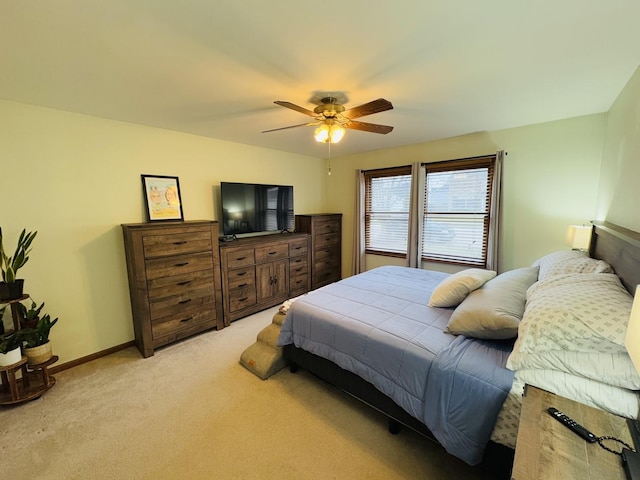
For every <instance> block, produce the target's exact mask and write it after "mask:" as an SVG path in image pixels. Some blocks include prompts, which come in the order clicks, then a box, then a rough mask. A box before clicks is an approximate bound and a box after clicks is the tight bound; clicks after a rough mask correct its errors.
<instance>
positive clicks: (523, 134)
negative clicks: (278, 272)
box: [327, 114, 606, 275]
mask: <svg viewBox="0 0 640 480" xmlns="http://www.w3.org/2000/svg"><path fill="white" fill-rule="evenodd" d="M605 119H606V115H605V114H599V115H590V116H585V117H578V118H572V119H567V120H561V121H556V122H550V123H544V124H538V125H531V126H526V127H520V128H513V129H508V130H500V131H495V132H483V133H476V134H472V135H466V136H462V137H456V138H448V139H444V140H438V141H434V142H427V143H422V144H417V145H410V146H406V147H399V148H393V149H388V150H380V151H375V152H369V153H362V154H358V155H351V156H345V157H341V158H335V159H333V160H331V167H332V175H331V176H330V177H328V178H329V182H328V201H327V206H328V208H329V210H333V211H338V212H342V213H343V214H344V219H343V227H344V235H343V240H344V242H345V248H344V250H343V251H344V261H343V275H349V274H350V266H351V258H352V252H351V242H352V240H351V239H352V232H353V228H352V224H353V205H354V202H353V196H354V188H355V171H356V169H364V170H366V169H372V168H379V167H387V166H393V165H406V164H410V163H412V162H431V161H438V160H447V159H453V158H463V157H471V156H476V155H483V154H487V153H492V152H495V151H496V150H499V149H502V150H505V151H506V152H507V153H508V155H507V157H506V159H505V164H504V177H503V184H504V242H503V254H502V266H503V270H509V269H512V268H518V267H522V266H526V265H529V264H531V262H532V261H533V260H535V259H536V258H538V257H540V256H541V255H544V254H546V253H548V252H551V251H554V250H558V249H564V248H566V246H565V244H564V239H565V234H566V229H567V226H568V225H570V224H576V223H577V224H582V223H588V222H589V221H590V220H592V219H594V217H595V215H596V197H597V189H598V178H599V174H600V161H601V155H602V143H603V138H604V129H605ZM391 135H393V134H391ZM384 263H396V264H398V263H400V264H402V263H403V262H393V260H390V259H389V257H377V258H375V257H372V256H368V258H367V268H371V267H373V266H377V265H380V264H384ZM430 268H435V269H442V270H445V271H452V268H447V267H443V266H440V265H436V264H434V265H430Z"/></svg>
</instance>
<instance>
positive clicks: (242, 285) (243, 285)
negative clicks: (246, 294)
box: [238, 283, 247, 288]
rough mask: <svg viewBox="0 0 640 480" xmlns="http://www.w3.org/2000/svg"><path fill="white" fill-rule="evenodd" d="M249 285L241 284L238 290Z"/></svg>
mask: <svg viewBox="0 0 640 480" xmlns="http://www.w3.org/2000/svg"><path fill="white" fill-rule="evenodd" d="M246 286H247V284H246V283H241V284H240V285H238V288H242V287H246Z"/></svg>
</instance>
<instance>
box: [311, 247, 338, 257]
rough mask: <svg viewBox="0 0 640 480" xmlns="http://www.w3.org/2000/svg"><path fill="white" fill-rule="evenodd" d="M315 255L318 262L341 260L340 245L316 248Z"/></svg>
mask: <svg viewBox="0 0 640 480" xmlns="http://www.w3.org/2000/svg"><path fill="white" fill-rule="evenodd" d="M314 253H315V258H316V260H319V259H323V260H324V259H327V258H340V245H325V246H324V247H320V248H316V249H315V251H314Z"/></svg>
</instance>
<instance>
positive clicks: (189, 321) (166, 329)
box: [151, 303, 216, 341]
mask: <svg viewBox="0 0 640 480" xmlns="http://www.w3.org/2000/svg"><path fill="white" fill-rule="evenodd" d="M215 322H216V309H215V305H214V304H213V303H210V304H206V305H203V306H201V307H200V308H197V309H193V310H183V311H181V312H178V313H175V314H173V315H168V316H166V317H161V318H158V319H155V320H153V321H152V324H151V331H152V333H153V339H154V341H155V340H158V339H160V338H161V337H164V336H167V335H172V334H175V333H176V332H179V331H180V330H185V329H188V328H191V327H194V326H197V325H203V324H207V323H211V324H212V326H215Z"/></svg>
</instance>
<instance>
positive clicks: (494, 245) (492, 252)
mask: <svg viewBox="0 0 640 480" xmlns="http://www.w3.org/2000/svg"><path fill="white" fill-rule="evenodd" d="M504 155H505V153H504V150H498V151H497V152H496V163H495V166H494V168H493V185H492V187H491V212H489V239H488V245H487V269H488V270H495V271H496V272H498V273H500V272H501V271H502V261H501V257H502V255H501V253H502V241H501V237H502V164H503V162H504Z"/></svg>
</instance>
